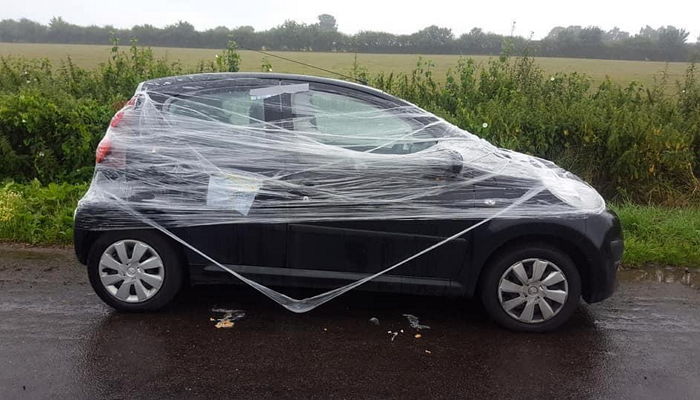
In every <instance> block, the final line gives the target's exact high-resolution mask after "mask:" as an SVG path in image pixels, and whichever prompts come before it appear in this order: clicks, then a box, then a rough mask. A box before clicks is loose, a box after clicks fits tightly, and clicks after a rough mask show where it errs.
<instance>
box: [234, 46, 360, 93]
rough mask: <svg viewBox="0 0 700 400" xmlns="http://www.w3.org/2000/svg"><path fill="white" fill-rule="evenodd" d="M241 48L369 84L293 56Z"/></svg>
mask: <svg viewBox="0 0 700 400" xmlns="http://www.w3.org/2000/svg"><path fill="white" fill-rule="evenodd" d="M241 50H248V51H254V52H256V53H260V54H264V55H266V56H270V57H275V58H279V59H282V60H285V61H289V62H293V63H295V64H299V65H303V66H305V67H309V68H315V69H318V70H320V71H323V72H327V73H329V74H333V75H336V76H340V77H343V78H345V79H351V80H353V81H355V82H358V83H361V84H363V85H367V81H365V80H364V79H358V78H355V77H352V76H350V75H346V74H343V73H340V72H336V71H332V70H329V69H325V68H321V67H318V66H316V65H312V64H308V63H305V62H302V61H299V60H294V59H292V58H288V57H282V56H279V55H277V54H272V53H268V52H267V51H262V50H254V49H243V48H242V49H241Z"/></svg>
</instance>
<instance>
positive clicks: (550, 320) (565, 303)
mask: <svg viewBox="0 0 700 400" xmlns="http://www.w3.org/2000/svg"><path fill="white" fill-rule="evenodd" d="M479 290H480V292H481V301H482V302H483V304H484V307H485V308H486V311H487V312H488V313H489V315H490V316H491V318H493V320H495V321H496V322H497V323H498V324H499V325H501V326H503V327H505V328H507V329H511V330H516V331H525V332H546V331H550V330H553V329H556V328H557V327H559V326H561V325H562V324H563V323H564V322H566V321H567V320H568V319H569V317H571V315H572V314H573V312H574V311H575V310H576V307H577V306H578V303H579V298H580V296H581V278H580V275H579V273H578V270H577V269H576V266H575V265H574V263H573V261H571V258H570V257H569V256H568V255H566V254H565V253H563V252H562V251H560V250H559V249H557V248H555V247H551V246H548V245H545V244H532V245H527V246H519V247H515V248H511V249H509V250H506V251H504V252H503V254H501V255H499V256H497V257H496V259H494V260H493V261H492V262H491V263H489V265H488V266H487V267H486V270H485V271H484V273H483V276H482V279H481V280H480V285H479Z"/></svg>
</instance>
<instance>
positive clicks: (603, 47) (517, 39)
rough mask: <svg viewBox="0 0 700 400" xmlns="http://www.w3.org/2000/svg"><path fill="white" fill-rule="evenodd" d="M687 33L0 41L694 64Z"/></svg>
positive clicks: (192, 33)
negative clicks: (235, 45)
mask: <svg viewBox="0 0 700 400" xmlns="http://www.w3.org/2000/svg"><path fill="white" fill-rule="evenodd" d="M688 36H689V32H688V31H686V30H685V29H682V28H676V27H674V26H671V25H669V26H662V27H659V28H652V27H650V26H648V25H647V26H645V27H643V28H642V29H640V30H639V32H638V33H636V34H631V33H629V32H625V31H622V30H620V29H619V28H613V29H611V30H607V31H606V30H603V29H600V28H598V27H596V26H588V27H581V26H567V27H559V26H558V27H555V28H553V29H552V30H551V31H550V32H549V34H548V35H547V36H546V37H545V38H543V39H541V40H532V39H529V38H525V37H522V36H513V35H499V34H495V33H489V32H485V31H483V30H482V29H480V28H473V29H472V30H471V31H469V32H467V33H465V34H462V35H459V36H457V35H455V34H454V33H453V32H452V30H451V29H449V28H444V27H439V26H436V25H431V26H428V27H426V28H424V29H421V30H419V31H418V32H415V33H412V34H408V35H396V34H392V33H387V32H379V31H361V32H358V33H356V34H353V35H349V34H345V33H342V32H340V31H338V25H337V23H336V19H335V17H333V16H332V15H329V14H322V15H319V16H318V22H316V23H312V24H306V23H299V22H296V21H293V20H287V21H285V22H284V23H282V24H281V25H278V26H275V27H273V28H270V29H268V30H263V31H256V30H255V28H253V27H252V26H239V27H236V28H233V29H231V28H228V27H225V26H218V27H216V28H212V29H207V30H204V31H197V30H196V29H195V28H194V26H193V25H192V24H190V23H188V22H185V21H179V22H177V23H175V24H171V25H168V26H165V27H163V28H158V27H155V26H153V25H149V24H146V25H135V26H133V27H131V28H129V29H119V28H115V27H113V26H111V25H106V26H95V25H91V26H79V25H75V24H71V23H69V22H67V21H65V20H64V19H63V18H61V17H54V18H53V19H51V21H50V22H49V23H48V24H46V25H44V24H41V23H38V22H35V21H31V20H29V19H26V18H23V19H20V20H14V19H4V20H2V21H0V42H21V43H76V44H107V43H111V40H112V38H115V37H116V38H119V39H121V40H122V41H129V40H134V39H135V40H138V43H139V44H143V45H148V46H167V47H200V48H224V47H226V45H227V43H228V42H229V40H235V41H236V43H238V45H239V46H240V47H241V48H243V49H251V50H260V49H263V50H295V51H339V52H363V53H425V54H483V55H497V54H501V53H503V52H504V51H506V50H507V51H511V52H516V53H527V54H532V55H537V56H545V57H581V58H603V59H625V60H655V61H694V60H696V59H697V58H699V57H700V37H699V38H698V43H688Z"/></svg>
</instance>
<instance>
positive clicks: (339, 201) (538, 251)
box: [74, 73, 623, 331]
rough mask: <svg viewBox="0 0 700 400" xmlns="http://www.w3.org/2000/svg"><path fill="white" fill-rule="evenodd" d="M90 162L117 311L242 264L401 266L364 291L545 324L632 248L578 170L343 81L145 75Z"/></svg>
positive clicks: (263, 277) (165, 297) (100, 257)
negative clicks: (478, 306)
mask: <svg viewBox="0 0 700 400" xmlns="http://www.w3.org/2000/svg"><path fill="white" fill-rule="evenodd" d="M96 161H97V164H96V169H95V175H94V177H93V181H92V184H91V187H90V189H89V191H88V193H87V194H86V195H85V197H84V198H83V199H82V200H81V201H80V203H79V205H78V207H77V209H76V214H75V231H74V232H75V241H74V243H75V251H76V254H77V257H78V259H79V260H80V262H81V263H83V264H85V265H87V271H88V275H89V278H90V282H91V284H92V286H93V287H94V290H95V291H96V293H97V294H98V295H99V296H100V298H101V299H102V300H104V301H105V302H106V303H107V304H109V305H111V306H112V307H114V308H116V309H118V310H123V311H144V310H148V311H150V310H157V309H160V308H162V307H163V306H165V305H166V304H168V303H170V302H171V301H172V300H173V299H174V297H175V296H176V294H177V293H178V292H179V291H180V289H181V288H182V287H183V285H185V284H188V285H191V284H200V283H241V281H240V280H239V279H236V278H234V277H233V276H231V274H230V273H229V272H230V271H235V272H236V273H238V274H241V275H242V276H245V277H246V278H247V279H250V280H251V281H255V282H257V283H258V284H260V285H265V286H276V287H289V286H294V287H308V288H318V289H327V288H335V287H338V286H342V285H344V284H348V283H349V282H355V281H358V280H361V279H363V278H365V277H367V276H369V275H372V274H376V273H377V271H381V270H383V269H384V268H386V267H388V266H392V265H393V266H396V268H393V267H392V269H391V270H390V271H387V272H386V273H383V274H379V275H378V276H376V277H374V278H373V279H372V280H370V281H369V282H366V283H364V284H363V285H362V286H360V287H359V289H362V290H372V291H390V292H401V293H411V294H425V295H447V296H462V297H471V296H475V295H476V296H478V297H479V298H480V299H481V301H482V302H483V305H484V307H485V309H486V310H487V311H488V313H489V314H490V315H491V317H492V318H493V319H494V320H495V321H496V322H497V323H499V324H500V325H502V326H504V327H506V328H509V329H513V330H521V331H547V330H551V329H554V328H556V327H558V326H560V325H561V324H562V323H564V322H565V321H566V320H567V319H568V318H569V317H570V316H571V314H572V313H573V312H574V310H575V308H576V307H577V305H578V303H579V300H580V298H583V299H584V300H585V301H587V302H589V303H593V302H598V301H601V300H603V299H605V298H607V297H609V296H610V295H611V294H612V293H613V291H614V288H615V281H616V278H615V277H616V270H617V267H618V265H619V263H620V260H621V257H622V252H623V241H622V233H621V229H620V224H619V221H618V218H617V217H616V215H615V214H614V213H613V212H611V211H609V210H607V209H606V208H605V203H604V201H603V200H602V198H601V197H600V195H599V194H598V193H597V192H596V191H595V190H594V189H592V188H591V187H590V186H588V185H587V184H585V183H584V182H582V181H581V180H580V179H579V178H577V177H576V176H574V175H573V174H571V173H568V172H566V171H564V170H562V169H561V168H559V167H557V166H556V165H554V164H553V163H551V162H548V161H546V160H542V159H539V158H536V157H531V156H528V155H524V154H520V153H516V152H512V151H508V150H504V149H499V148H496V147H495V146H492V145H491V144H489V143H487V142H486V141H484V140H482V139H479V138H477V137H476V136H474V135H471V134H469V133H468V132H465V131H462V130H460V129H459V128H457V127H455V126H453V125H451V124H449V123H447V122H445V121H444V120H442V119H440V118H438V117H436V116H434V115H432V114H430V113H428V112H426V111H424V110H421V109H420V108H418V107H416V106H415V105H413V104H410V103H408V102H406V101H403V100H401V99H398V98H396V97H393V96H391V95H388V94H386V93H384V92H382V91H379V90H376V89H373V88H370V87H367V86H363V85H358V84H354V83H349V82H345V81H339V80H333V79H326V78H318V77H310V76H300V75H287V74H270V73H257V74H256V73H221V74H198V75H186V76H179V77H170V78H161V79H154V80H151V81H146V82H143V83H142V84H140V85H139V87H138V88H137V90H136V94H135V95H134V97H133V98H132V99H131V100H130V101H129V102H128V103H127V104H126V105H125V106H124V108H123V109H122V110H120V111H119V112H118V113H117V114H116V115H115V116H114V118H113V119H112V122H111V123H110V127H109V128H108V131H107V134H106V135H105V137H104V139H103V140H102V142H101V143H100V144H99V146H98V149H97V160H96ZM175 239H177V240H175ZM446 239H449V240H446ZM416 255H419V256H416ZM212 260H216V263H214V262H212ZM217 264H218V265H217ZM220 266H225V267H226V269H229V270H230V271H228V272H227V271H225V270H223V269H222V268H221V267H220Z"/></svg>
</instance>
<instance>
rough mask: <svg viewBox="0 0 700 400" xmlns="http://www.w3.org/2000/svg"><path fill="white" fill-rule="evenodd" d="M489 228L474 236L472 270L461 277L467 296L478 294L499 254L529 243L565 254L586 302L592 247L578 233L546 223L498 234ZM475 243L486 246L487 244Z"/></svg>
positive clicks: (565, 227) (511, 228)
mask: <svg viewBox="0 0 700 400" xmlns="http://www.w3.org/2000/svg"><path fill="white" fill-rule="evenodd" d="M489 228H492V227H489ZM489 228H487V229H486V232H480V233H477V235H475V236H476V237H475V240H474V245H473V246H474V252H473V257H471V267H470V268H467V270H468V271H467V273H466V276H465V277H464V278H465V281H464V282H465V287H466V290H467V294H468V295H470V296H471V295H474V293H476V292H477V290H478V284H479V280H480V279H481V276H482V273H483V272H484V271H485V269H486V268H488V265H489V263H491V262H492V261H493V260H494V259H495V258H496V257H497V256H498V255H499V254H502V253H503V252H504V251H508V250H509V249H510V248H514V247H519V246H527V245H528V244H544V245H548V246H552V247H554V248H556V249H559V250H561V251H563V252H564V253H566V254H567V255H568V256H569V257H570V258H571V260H572V261H573V263H574V265H575V266H576V269H577V270H578V272H579V275H580V277H581V294H582V296H583V298H584V299H586V298H587V297H588V296H589V294H590V293H591V271H592V268H591V267H592V265H593V263H595V260H594V259H593V253H592V252H593V251H594V247H593V245H592V243H590V240H589V239H588V238H586V236H585V235H584V234H583V233H581V232H580V231H579V230H577V229H574V228H572V227H568V226H563V225H560V224H546V223H545V224H542V223H534V224H525V225H523V224H518V225H513V226H510V227H507V228H504V229H503V230H499V231H497V232H494V231H493V229H489ZM477 243H482V244H483V243H489V245H485V246H484V245H481V244H477ZM491 243H493V244H491Z"/></svg>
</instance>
